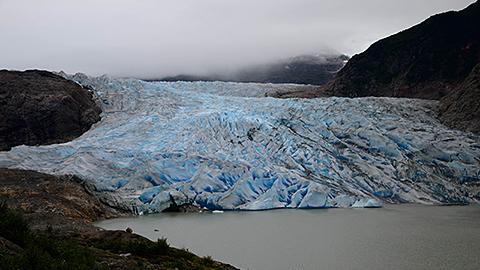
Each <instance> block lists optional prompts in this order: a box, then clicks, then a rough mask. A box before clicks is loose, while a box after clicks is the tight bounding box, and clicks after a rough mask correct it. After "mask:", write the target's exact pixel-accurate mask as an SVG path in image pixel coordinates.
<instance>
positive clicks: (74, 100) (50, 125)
mask: <svg viewBox="0 0 480 270" xmlns="http://www.w3.org/2000/svg"><path fill="white" fill-rule="evenodd" d="M100 113H101V109H100V107H99V106H98V105H97V104H96V103H95V101H94V99H93V95H92V94H91V93H90V92H89V91H88V90H87V89H85V88H83V87H82V86H80V85H78V84H77V83H75V82H73V81H69V80H66V79H64V78H62V77H60V76H58V75H55V74H53V73H51V72H47V71H40V70H29V71H25V72H20V71H7V70H0V151H5V150H9V149H10V148H11V147H13V146H16V145H22V144H26V145H37V144H51V143H60V142H65V141H69V140H72V139H74V138H76V137H78V136H80V135H81V134H83V133H84V132H85V131H87V130H88V129H90V127H91V125H92V124H93V123H95V122H97V121H99V120H100Z"/></svg>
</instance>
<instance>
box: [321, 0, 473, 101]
mask: <svg viewBox="0 0 480 270" xmlns="http://www.w3.org/2000/svg"><path fill="white" fill-rule="evenodd" d="M479 25H480V2H476V3H474V4H472V5H470V6H469V7H467V8H466V9H464V10H461V11H458V12H455V11H451V12H447V13H442V14H438V15H435V16H432V17H430V18H429V19H427V20H426V21H424V22H422V23H420V24H418V25H416V26H414V27H412V28H410V29H407V30H405V31H402V32H400V33H398V34H395V35H393V36H390V37H387V38H385V39H382V40H380V41H378V42H376V43H374V44H373V45H372V46H370V48H368V49H367V50H366V51H365V52H363V53H361V54H358V55H355V56H353V57H352V59H351V60H350V61H349V62H348V63H347V64H346V66H345V67H344V68H343V69H342V70H341V71H339V72H338V74H337V76H336V77H335V79H334V80H333V81H332V82H331V83H330V84H329V85H328V87H327V88H326V91H327V92H329V93H330V94H333V95H336V96H347V97H363V96H389V97H411V98H427V99H440V98H442V97H444V96H445V95H447V94H448V93H450V92H451V91H452V90H455V89H456V87H457V86H458V85H459V84H460V83H462V81H463V80H465V78H467V76H468V75H469V74H470V72H471V71H472V70H473V68H474V67H475V66H476V65H477V64H478V63H480V27H479Z"/></svg>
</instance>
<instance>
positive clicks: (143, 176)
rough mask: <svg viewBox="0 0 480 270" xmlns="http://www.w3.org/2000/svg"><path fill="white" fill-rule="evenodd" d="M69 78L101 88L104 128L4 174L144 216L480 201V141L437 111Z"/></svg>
mask: <svg viewBox="0 0 480 270" xmlns="http://www.w3.org/2000/svg"><path fill="white" fill-rule="evenodd" d="M63 75H64V76H66V77H67V78H69V79H71V80H73V81H76V82H78V83H79V84H81V85H84V86H86V87H87V88H89V89H91V91H92V92H93V93H94V95H95V97H96V99H97V101H98V102H99V104H101V107H102V110H103V113H102V120H101V121H100V122H99V123H97V124H95V125H94V126H92V128H91V129H90V130H89V131H88V132H86V133H85V134H83V135H82V136H80V137H79V138H77V139H75V140H73V141H71V142H67V143H62V144H54V145H44V146H24V145H22V146H17V147H14V148H12V149H11V150H10V151H8V152H0V167H7V168H20V169H30V170H36V171H40V172H45V173H51V174H58V175H59V174H74V175H77V176H79V177H80V178H81V179H83V180H85V181H86V182H88V183H89V184H91V185H93V186H94V187H95V190H96V191H97V192H104V193H108V194H111V195H112V196H111V197H109V198H111V199H112V200H113V199H114V200H116V201H119V202H121V203H123V204H124V205H131V206H134V207H136V208H138V209H141V211H142V212H159V211H162V210H163V209H165V208H167V207H169V206H170V204H171V203H172V200H173V201H174V202H175V203H176V204H179V205H180V204H184V203H188V204H194V205H198V206H200V207H206V208H208V209H212V210H213V209H223V210H228V209H232V210H234V209H243V210H261V209H273V208H325V207H379V206H381V205H382V203H424V204H445V203H447V204H448V203H470V202H478V201H479V200H480V188H479V187H480V166H479V165H480V138H479V136H476V135H474V134H471V133H464V132H461V131H457V130H451V129H449V128H447V127H445V126H444V125H442V124H441V123H440V122H439V121H438V120H437V117H436V111H437V105H438V102H437V101H430V100H415V99H400V98H356V99H350V98H338V97H329V98H316V99H277V98H273V97H269V96H271V95H272V94H275V93H279V92H289V91H296V90H298V89H302V86H298V85H289V84H283V85H272V84H256V83H226V82H146V81H141V80H135V79H114V78H110V77H108V76H101V77H89V76H86V75H83V74H75V75H66V74H63Z"/></svg>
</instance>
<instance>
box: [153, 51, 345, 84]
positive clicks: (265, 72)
mask: <svg viewBox="0 0 480 270" xmlns="http://www.w3.org/2000/svg"><path fill="white" fill-rule="evenodd" d="M347 60H348V57H347V56H345V55H339V56H323V55H302V56H297V57H292V58H289V59H286V60H281V61H278V62H275V63H270V64H265V65H257V66H251V67H247V68H243V69H241V70H239V71H236V72H234V73H233V74H212V75H207V76H194V75H178V76H173V77H166V78H162V79H159V81H230V82H255V83H295V84H311V85H323V84H325V83H326V82H328V81H329V80H330V79H332V78H333V76H334V75H335V73H336V72H337V71H339V70H340V69H341V68H342V67H343V66H344V65H345V63H346V61H347Z"/></svg>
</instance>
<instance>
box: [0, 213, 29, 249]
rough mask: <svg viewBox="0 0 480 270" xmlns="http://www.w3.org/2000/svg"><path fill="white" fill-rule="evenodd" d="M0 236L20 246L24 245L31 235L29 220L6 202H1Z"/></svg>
mask: <svg viewBox="0 0 480 270" xmlns="http://www.w3.org/2000/svg"><path fill="white" fill-rule="evenodd" d="M0 236H2V237H3V238H5V239H7V240H10V241H12V242H13V243H15V244H17V245H19V246H24V245H25V244H26V242H27V241H28V238H29V237H30V228H29V225H28V222H27V221H26V220H25V218H24V217H23V216H22V215H21V214H20V213H19V212H17V211H14V210H12V209H9V208H8V207H7V205H6V204H5V203H0Z"/></svg>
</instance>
